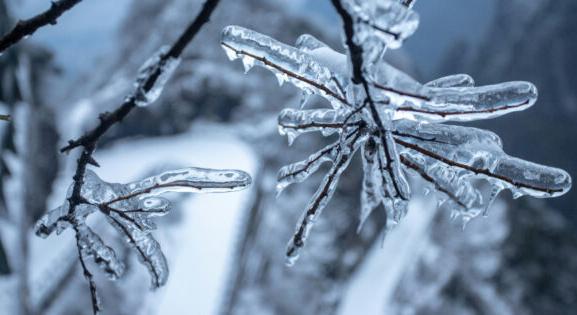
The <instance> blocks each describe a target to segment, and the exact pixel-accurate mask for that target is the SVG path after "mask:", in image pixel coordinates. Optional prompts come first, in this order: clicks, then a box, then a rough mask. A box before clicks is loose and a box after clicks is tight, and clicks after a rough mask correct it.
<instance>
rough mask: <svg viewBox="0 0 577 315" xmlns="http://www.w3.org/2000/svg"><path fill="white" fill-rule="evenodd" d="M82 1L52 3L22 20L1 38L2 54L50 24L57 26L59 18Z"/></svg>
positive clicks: (69, 0)
mask: <svg viewBox="0 0 577 315" xmlns="http://www.w3.org/2000/svg"><path fill="white" fill-rule="evenodd" d="M81 1H82V0H59V1H52V4H51V5H50V8H49V9H48V10H46V11H44V12H42V13H40V14H38V15H36V16H34V17H32V18H30V19H28V20H20V21H18V23H16V26H14V28H13V29H12V30H11V31H10V32H8V33H7V34H5V35H4V36H3V37H2V38H0V54H2V52H4V51H5V50H6V49H8V48H9V47H10V46H12V45H14V44H16V43H18V42H20V41H21V40H22V39H25V38H26V37H28V36H30V35H32V34H34V32H36V31H37V30H38V29H39V28H41V27H44V26H46V25H48V24H50V25H55V24H56V23H57V20H58V18H59V17H60V16H61V15H62V14H64V12H66V11H68V10H70V9H72V8H73V7H74V6H75V5H77V4H78V3H80V2H81Z"/></svg>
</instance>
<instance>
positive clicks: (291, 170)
mask: <svg viewBox="0 0 577 315" xmlns="http://www.w3.org/2000/svg"><path fill="white" fill-rule="evenodd" d="M333 4H334V6H335V8H336V10H337V12H338V13H339V15H340V16H341V18H342V19H343V24H344V31H345V36H344V37H345V44H346V47H347V54H346V55H345V54H342V53H339V52H337V51H335V50H333V49H332V48H330V47H328V46H327V45H326V44H324V43H322V42H321V41H319V40H317V39H316V38H314V37H313V36H311V35H302V36H301V37H299V38H298V40H297V42H296V44H295V46H290V45H286V44H283V43H281V42H278V41H276V40H275V39H273V38H270V37H268V36H266V35H263V34H260V33H257V32H255V31H251V30H249V29H245V28H242V27H239V26H229V27H226V28H225V29H224V31H223V34H222V46H223V48H224V50H225V51H226V53H227V55H228V57H229V58H230V59H237V58H239V59H241V60H242V62H243V65H244V67H245V71H246V72H248V71H249V70H250V69H251V68H252V67H253V66H255V65H257V66H261V67H264V68H266V69H269V70H270V71H272V72H273V73H274V74H275V76H276V77H277V79H278V81H279V84H280V85H282V84H283V83H284V82H290V83H292V84H294V85H295V86H296V87H298V88H299V89H301V90H302V91H303V101H302V102H301V108H300V109H286V110H283V111H282V112H281V113H280V115H279V118H278V124H279V131H280V133H281V134H283V135H287V136H288V138H289V143H292V141H293V140H294V139H295V138H296V137H298V136H299V135H301V134H303V133H308V132H317V131H318V132H321V134H322V135H324V136H329V135H336V136H337V137H336V141H335V142H334V143H332V144H330V145H328V146H326V147H324V148H322V149H321V150H320V151H318V152H316V153H314V154H312V155H311V156H310V157H309V158H308V159H305V160H303V161H300V162H297V163H294V164H291V165H288V166H285V167H283V168H281V170H280V172H279V175H278V183H277V188H278V190H279V191H282V189H284V188H285V187H287V186H288V185H291V184H293V183H299V182H302V181H304V180H305V179H307V178H308V177H309V176H310V175H311V174H313V173H315V172H316V171H317V170H318V168H319V166H320V165H322V164H324V163H325V162H326V163H329V164H330V165H331V168H330V170H329V172H328V173H327V174H326V176H325V177H324V179H323V181H322V183H321V185H320V187H319V188H318V189H317V191H316V193H315V194H314V196H313V198H312V200H311V201H310V202H309V204H308V205H307V206H306V209H305V212H304V213H303V215H302V217H301V219H300V220H299V223H298V224H297V227H296V231H295V232H294V234H293V237H292V239H291V240H290V242H289V244H288V248H287V252H286V256H287V263H288V264H289V265H292V264H293V263H294V262H295V261H296V259H298V257H299V253H300V250H301V249H302V247H303V246H304V244H305V241H306V239H307V237H308V235H309V232H310V230H311V228H312V227H313V224H314V223H315V221H317V219H318V217H319V215H320V213H321V211H322V210H323V209H324V208H325V207H326V205H327V204H328V202H329V201H330V199H331V197H332V195H333V193H334V191H335V189H336V186H337V183H338V181H339V178H340V176H341V174H342V173H343V171H344V170H345V169H346V168H347V166H348V165H349V163H350V161H351V159H352V157H353V156H354V155H355V153H356V152H357V151H361V153H360V155H361V157H362V161H363V172H364V180H363V190H362V192H361V203H362V204H361V214H360V220H359V222H360V223H359V225H362V223H363V222H364V221H365V220H366V218H367V217H368V216H369V215H370V214H371V212H372V210H373V209H374V208H375V207H376V206H378V205H380V204H383V206H384V208H385V209H386V215H387V224H386V225H387V228H391V227H393V226H395V225H396V224H398V223H399V221H400V220H401V219H402V218H403V216H404V215H405V214H406V211H407V203H408V201H409V200H410V198H411V190H410V187H409V184H408V180H407V175H412V176H417V177H421V178H422V179H424V180H425V182H427V183H428V184H429V185H430V186H431V188H432V189H434V190H436V191H438V192H440V195H441V196H442V198H441V203H446V204H448V205H449V207H450V209H452V212H453V214H454V215H455V216H461V217H462V218H463V220H464V221H465V222H467V221H468V220H470V219H471V218H474V217H476V216H478V215H480V214H486V213H487V210H488V208H489V206H490V205H491V203H492V201H493V200H494V199H495V197H496V196H497V195H498V194H499V192H500V191H502V190H504V189H508V190H511V191H512V192H513V195H514V197H520V196H523V195H529V196H533V197H539V198H546V197H556V196H559V195H562V194H564V193H565V192H567V191H568V190H569V188H570V186H571V178H570V176H569V175H568V174H567V173H566V172H564V171H563V170H560V169H556V168H552V167H548V166H543V165H538V164H535V163H532V162H528V161H525V160H522V159H519V158H515V157H512V156H509V155H507V154H506V153H504V151H503V149H502V144H501V140H500V139H499V137H498V136H497V135H496V134H494V133H491V132H489V131H485V130H481V129H476V128H471V127H463V126H456V125H445V124H443V123H445V122H463V121H473V120H483V119H490V118H495V117H499V116H502V115H505V114H508V113H512V112H516V111H521V110H524V109H527V108H528V107H530V106H532V105H533V104H534V103H535V101H536V99H537V89H536V88H535V86H533V85H532V84H531V83H528V82H505V83H500V84H494V85H487V86H475V84H474V81H473V79H472V78H471V77H469V76H468V75H464V74H458V75H452V76H448V77H443V78H440V79H437V80H434V81H431V82H428V83H425V84H421V83H419V82H417V81H416V80H414V79H413V78H411V77H410V76H408V75H407V74H405V73H403V72H401V71H399V70H397V69H395V68H394V67H392V66H390V65H389V64H387V63H386V62H385V61H383V59H382V56H383V54H384V53H385V52H386V50H387V49H388V48H391V49H394V48H398V47H400V46H401V44H402V42H403V40H404V39H406V38H407V37H409V36H410V35H412V34H413V32H414V31H415V30H416V28H417V26H418V16H417V14H416V13H415V12H414V11H412V10H411V8H410V7H411V6H412V4H413V2H412V1H405V2H403V3H399V2H396V1H379V2H377V1H337V0H335V1H333ZM311 94H316V95H319V96H321V97H323V98H324V99H326V100H327V101H328V102H329V104H330V105H331V106H330V108H322V109H303V107H304V105H305V104H306V98H307V97H308V96H310V95H311ZM481 183H487V184H488V185H485V186H489V188H488V189H483V188H484V187H483V185H480V184H481Z"/></svg>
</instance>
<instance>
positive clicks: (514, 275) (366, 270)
mask: <svg viewBox="0 0 577 315" xmlns="http://www.w3.org/2000/svg"><path fill="white" fill-rule="evenodd" d="M201 3H202V1H200V0H170V1H157V0H98V1H92V0H85V1H82V2H81V3H80V4H79V5H78V7H77V8H75V9H74V10H71V11H70V12H67V13H66V14H65V15H64V16H63V17H62V19H60V20H59V22H58V24H57V25H56V26H49V27H46V28H43V29H41V30H40V31H38V32H37V33H36V34H35V35H34V36H32V37H31V38H29V39H27V40H26V42H25V43H24V44H22V45H19V46H17V47H16V48H17V49H15V50H14V53H13V54H14V55H11V54H5V55H3V56H0V74H1V76H0V78H1V79H0V80H2V81H0V103H6V104H7V105H6V108H14V107H15V106H16V104H22V103H27V104H29V105H27V106H30V108H32V110H31V111H29V114H28V116H27V117H28V118H27V119H26V120H25V121H24V123H23V125H22V126H20V127H19V128H18V127H7V126H6V125H1V126H0V128H2V130H1V132H0V135H1V136H2V141H1V142H0V144H1V145H2V150H3V151H2V163H1V171H2V177H3V179H2V181H3V183H2V185H1V188H2V191H3V193H2V198H1V200H0V201H1V206H2V209H1V210H0V245H1V246H0V314H13V313H14V312H17V311H16V310H18V309H20V310H21V306H19V304H21V302H22V301H21V300H22V298H21V297H20V294H21V291H19V290H20V289H21V286H19V285H18V283H19V281H23V280H22V279H25V280H24V281H27V283H29V290H30V294H29V304H31V305H33V307H32V309H35V310H36V311H37V313H39V314H45V313H46V314H90V312H91V308H90V305H89V296H88V288H87V285H86V283H85V281H84V279H83V278H82V275H81V273H80V271H79V268H78V266H77V263H76V257H75V256H74V255H75V253H74V248H73V247H72V245H71V244H70V242H71V238H72V235H69V234H66V233H65V234H64V235H63V236H60V237H56V236H52V237H50V238H49V239H47V240H43V239H40V238H37V237H35V236H33V234H32V232H31V230H26V229H24V231H23V229H21V225H20V224H22V222H23V221H25V220H23V219H22V217H21V216H19V215H18V214H17V212H18V211H19V210H20V211H24V210H23V209H25V211H29V212H30V218H31V220H32V219H34V218H36V217H37V216H38V212H41V211H42V209H45V208H51V207H53V206H55V205H58V204H59V203H61V202H62V200H63V198H64V191H65V190H66V188H67V185H68V184H69V182H70V181H69V180H70V178H71V172H72V171H73V169H72V167H73V166H74V165H73V164H74V158H75V156H74V155H73V154H72V155H70V156H68V155H58V154H56V148H58V147H59V146H60V145H61V144H63V143H65V141H66V140H67V139H69V138H72V137H74V136H76V135H78V134H80V133H81V132H82V130H84V129H86V128H88V127H89V126H92V125H93V124H94V123H95V121H96V117H97V113H99V112H102V111H105V110H110V109H111V108H115V107H116V106H118V104H119V102H120V101H121V100H122V98H123V96H124V95H125V94H126V92H127V91H128V90H129V89H130V87H131V82H132V79H133V78H134V75H135V72H136V70H137V68H138V67H139V66H140V64H141V63H142V62H143V61H144V60H145V59H146V58H147V57H148V56H150V55H151V54H152V53H153V52H154V51H155V50H156V49H157V48H158V47H159V46H161V45H163V44H166V43H168V42H170V41H171V40H172V39H174V37H175V36H176V34H177V33H178V31H179V30H180V29H181V28H182V27H183V26H184V25H185V24H186V23H187V21H188V20H189V19H190V18H191V17H192V16H194V14H195V13H196V12H197V10H198V8H199V7H200V4H201ZM531 3H532V5H528V4H527V3H526V1H525V0H516V1H510V0H507V1H505V0H491V1H488V0H486V1H478V0H441V1H424V0H422V1H420V2H418V3H417V5H416V7H415V9H416V11H417V12H418V13H419V15H420V17H421V23H420V27H419V30H418V31H417V33H416V34H415V35H414V36H412V37H411V38H410V39H409V40H408V41H407V43H406V44H405V45H404V47H403V49H402V50H400V51H395V52H394V53H393V54H391V57H390V58H391V62H392V63H394V64H395V65H396V66H397V67H400V68H402V69H404V70H405V71H407V72H409V73H411V74H412V75H414V76H415V77H417V78H418V79H420V80H423V81H427V80H430V79H433V78H436V77H440V76H442V75H446V74H450V73H459V72H464V73H470V74H472V75H473V76H474V77H475V78H476V79H477V82H480V83H492V82H501V81H506V80H528V81H533V82H534V83H535V84H536V85H537V87H538V88H539V90H540V100H539V101H538V103H537V104H536V106H535V107H534V108H532V109H531V110H529V111H527V113H520V114H514V115H511V118H509V117H507V118H503V119H497V120H495V121H491V122H489V123H484V124H481V126H482V127H484V128H488V129H491V130H494V131H496V132H498V133H499V135H500V136H501V137H502V138H503V139H504V143H505V149H506V150H507V151H508V152H510V153H511V154H512V155H518V156H521V157H523V158H526V159H529V160H534V161H536V162H539V163H544V164H548V165H555V166H558V167H561V168H564V169H566V170H568V171H569V173H570V174H572V175H573V177H575V176H577V162H576V161H577V149H576V147H575V140H574V139H575V136H577V124H575V121H576V120H577V74H576V73H577V72H576V71H574V69H577V64H576V61H575V60H576V59H575V58H574V56H575V55H576V54H577V22H576V21H577V20H576V19H575V18H574V16H575V14H577V5H576V2H575V1H574V0H539V1H532V2H531ZM48 5H49V1H43V0H0V30H2V32H4V31H5V28H6V27H8V26H9V25H11V24H10V23H11V21H13V19H16V18H18V17H28V16H31V15H33V14H35V13H37V12H39V11H41V10H43V9H45V8H46V7H47V6H48ZM5 6H6V7H7V8H8V10H5V9H3V8H5ZM229 24H238V25H242V26H246V27H250V28H253V29H255V30H258V31H260V32H263V33H267V34H270V35H272V36H274V37H275V38H277V39H279V40H282V41H285V42H288V43H292V42H294V40H295V39H296V38H297V36H298V35H300V34H302V33H311V34H314V35H315V36H317V37H319V38H322V39H323V40H325V41H327V42H329V43H331V44H332V45H333V46H336V47H338V45H340V37H339V36H340V24H339V21H338V19H337V16H336V14H335V12H334V11H333V9H332V7H331V6H330V1H324V0H323V1H321V0H309V1H306V0H300V1H273V0H246V1H245V0H243V1H230V0H229V1H222V4H221V7H219V8H218V9H217V12H216V13H215V16H214V18H213V19H212V22H211V23H210V24H209V25H208V26H207V27H206V28H205V29H204V30H203V31H202V32H201V34H200V35H199V37H198V38H197V39H196V40H195V42H194V43H193V44H192V45H191V47H189V48H188V49H187V53H186V55H185V57H184V59H183V63H182V65H181V67H180V68H179V70H178V71H177V73H176V74H175V76H174V78H173V80H171V82H170V83H169V85H168V87H167V89H166V91H165V93H164V94H163V96H162V97H161V99H160V100H159V101H158V103H157V104H155V105H154V106H151V107H150V108H146V109H142V110H139V111H135V112H134V113H133V114H131V116H130V117H128V119H126V120H125V121H124V122H123V124H122V125H120V126H117V127H116V128H115V129H113V130H111V132H110V134H109V135H108V136H107V137H106V138H105V141H104V143H103V145H102V147H101V148H99V150H98V152H97V155H96V157H97V160H98V161H99V163H100V164H101V167H100V169H99V170H98V173H99V174H100V175H101V176H102V177H103V179H105V180H108V181H112V182H126V181H129V180H132V179H136V178H141V177H143V176H147V175H150V174H151V173H152V172H153V171H155V170H159V169H164V168H168V167H181V166H199V167H217V168H238V169H242V170H245V171H247V172H249V173H250V174H251V175H252V176H253V178H254V184H253V186H252V187H251V188H250V189H249V190H246V191H242V192H236V193H232V194H217V195H194V196H186V197H177V196H175V198H176V200H177V201H178V207H177V209H176V211H174V212H173V213H171V214H169V215H168V216H167V217H165V218H163V219H162V220H161V222H160V224H159V229H158V232H157V233H156V236H157V238H158V239H159V241H160V243H161V245H162V247H163V249H164V250H165V253H166V255H167V258H168V261H169V265H170V269H171V271H170V272H171V275H170V278H169V282H168V284H167V285H166V286H165V287H163V288H161V289H159V290H157V291H154V292H151V291H149V290H148V285H149V280H148V279H147V274H146V270H145V268H143V267H141V266H140V265H139V264H138V263H137V262H136V259H135V258H134V257H132V256H128V255H127V258H126V260H127V262H128V263H127V265H129V266H132V267H131V268H130V272H129V273H128V275H127V277H126V279H123V280H120V281H118V282H110V281H108V280H106V279H105V278H104V277H101V278H97V283H98V285H99V287H100V289H101V291H102V292H103V298H104V303H105V305H104V306H105V314H203V315H204V314H207V315H211V314H250V315H260V314H280V315H283V314H287V315H291V314H305V315H307V314H341V315H353V314H367V315H373V314H375V315H377V314H572V312H574V310H575V309H577V229H575V227H576V226H577V214H576V212H575V210H577V194H575V193H574V192H569V193H568V194H567V195H565V196H564V197H562V198H558V199H557V200H552V201H547V202H544V201H540V200H539V201H535V200H530V199H521V200H515V201H514V200H512V198H511V197H510V196H509V195H504V196H502V198H501V199H502V200H499V201H498V202H496V203H495V205H494V206H493V209H492V210H491V212H490V216H489V217H488V218H480V219H477V220H475V221H474V222H472V223H471V224H470V225H469V226H468V227H467V228H466V229H464V230H463V229H461V225H460V224H459V223H457V222H453V221H451V220H450V218H449V213H448V212H447V211H443V209H438V210H437V209H436V207H435V204H436V203H435V201H434V196H427V197H425V196H424V194H423V196H422V197H420V198H416V199H415V200H414V202H413V203H412V204H411V206H410V213H409V215H408V216H407V218H406V220H404V221H403V223H402V225H401V226H400V227H398V229H396V230H394V231H393V232H392V233H390V234H389V235H388V237H387V238H386V239H385V241H384V242H382V240H381V237H380V231H381V228H382V226H381V225H382V222H383V220H384V219H383V216H382V214H375V215H374V216H373V217H372V218H371V220H370V222H367V225H366V226H365V228H364V229H363V230H362V231H361V233H359V234H356V231H355V230H356V226H357V215H356V213H357V212H358V210H357V208H358V195H359V194H358V190H359V185H360V176H361V174H358V171H356V172H355V171H354V169H359V168H358V167H352V168H351V170H350V171H348V173H347V176H346V178H345V179H343V180H342V183H341V185H340V186H341V187H340V188H339V190H338V191H337V194H336V196H335V198H334V200H333V201H332V202H331V204H330V205H329V207H328V208H327V209H326V211H325V214H324V215H323V218H322V219H321V221H320V222H319V226H318V227H317V228H316V229H315V233H314V235H312V236H311V239H310V244H308V245H307V249H306V250H305V252H304V253H303V257H302V259H301V260H300V261H299V263H298V264H297V266H295V267H293V268H291V269H289V268H287V267H285V265H284V264H283V254H284V251H285V247H284V246H285V244H286V241H287V240H288V239H289V237H290V234H291V232H292V229H293V228H294V224H295V223H296V220H297V218H298V216H299V214H300V209H302V208H303V205H304V204H305V203H306V201H307V200H308V198H309V197H310V196H311V195H312V193H313V191H314V188H315V187H316V184H317V183H318V181H319V178H312V179H310V180H309V182H310V183H303V185H299V187H295V188H291V189H289V190H288V191H287V192H285V194H283V195H282V196H281V197H280V198H278V199H277V198H276V197H275V193H274V177H275V175H276V171H277V169H278V168H279V167H280V166H281V165H284V164H286V163H287V162H292V161H295V160H298V159H301V158H303V157H306V156H307V154H308V153H310V152H312V149H313V148H318V147H320V146H321V145H322V144H323V143H324V142H322V141H323V140H322V139H314V138H315V137H307V138H306V139H299V140H298V141H297V143H296V144H295V145H294V146H293V147H291V148H289V147H288V146H287V145H286V141H285V139H283V138H281V137H280V136H279V135H278V134H277V130H276V113H278V111H279V110H280V109H282V108H285V107H289V106H293V107H294V106H295V105H296V104H297V102H298V100H297V97H298V92H297V91H296V89H294V88H290V87H286V86H285V87H283V88H279V87H278V86H277V83H276V79H275V78H274V77H273V76H272V75H270V74H268V73H266V72H265V71H261V70H254V71H255V72H254V73H252V72H251V75H249V76H245V75H243V71H242V66H241V65H239V64H237V63H229V62H228V61H227V59H226V56H225V54H224V52H223V51H222V50H221V48H220V47H219V38H220V31H221V30H222V28H223V27H224V26H225V25H229ZM14 56H18V58H16V57H14ZM20 56H23V57H22V58H20ZM15 60H29V63H27V64H28V65H29V66H28V67H26V69H27V70H26V71H29V72H30V73H31V75H30V77H32V78H33V79H31V80H30V81H31V82H32V84H30V85H27V86H26V89H28V90H30V91H31V93H28V94H30V95H32V96H29V97H26V95H27V94H26V93H20V92H14V90H17V91H20V90H23V88H14V86H19V84H22V79H21V78H20V77H19V74H18V73H21V72H22V70H18V69H21V68H25V67H24V66H22V64H25V63H22V62H20V61H18V62H17V61H15ZM30 65H31V66H30ZM13 78H14V79H13ZM12 81H14V82H15V83H13V82H12ZM317 101H318V100H317ZM13 135H19V137H36V138H34V139H35V140H34V141H31V140H30V139H31V138H30V139H29V143H30V146H31V147H32V149H30V150H29V152H28V151H27V153H26V154H25V153H23V152H22V150H19V149H18V143H12V142H13V141H10V140H9V139H11V138H12V136H13ZM29 161H33V162H34V163H33V166H34V167H31V168H29V169H30V170H29V172H30V173H32V174H33V175H34V176H33V179H34V180H32V181H31V182H32V183H33V184H32V186H34V185H38V186H39V187H41V188H31V187H30V186H31V185H30V182H26V181H20V180H19V179H18V178H19V176H20V175H18V174H25V173H26V168H24V166H26V165H28V164H26V163H29ZM358 162H359V161H355V162H354V163H358ZM179 198H180V199H179ZM29 199H32V200H33V201H34V202H32V206H33V207H32V206H29V207H26V206H23V205H25V204H26V202H30V201H29ZM13 200H21V201H20V202H14V201H13ZM27 200H28V201H27ZM26 205H27V204H26ZM15 213H16V214H15ZM24 223H25V222H24ZM94 224H95V225H98V224H99V223H98V222H94ZM103 231H104V233H108V234H106V235H107V237H110V238H111V239H113V240H116V241H117V242H118V241H119V238H118V236H117V235H114V233H113V232H111V231H108V230H106V229H105V228H103ZM22 240H24V241H22ZM23 244H28V250H26V252H25V253H23V252H22V246H23ZM26 253H28V254H27V255H26Z"/></svg>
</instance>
